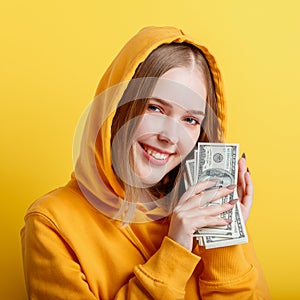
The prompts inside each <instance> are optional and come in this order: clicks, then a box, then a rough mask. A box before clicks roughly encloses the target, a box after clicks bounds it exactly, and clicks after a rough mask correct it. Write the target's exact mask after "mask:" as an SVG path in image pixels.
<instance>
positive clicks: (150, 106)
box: [147, 104, 162, 112]
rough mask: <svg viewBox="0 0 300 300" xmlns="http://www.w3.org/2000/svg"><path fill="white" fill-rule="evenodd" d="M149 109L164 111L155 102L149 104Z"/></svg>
mask: <svg viewBox="0 0 300 300" xmlns="http://www.w3.org/2000/svg"><path fill="white" fill-rule="evenodd" d="M147 109H148V110H150V111H155V112H162V110H161V109H160V108H159V107H158V106H156V105H154V104H149V105H148V108H147Z"/></svg>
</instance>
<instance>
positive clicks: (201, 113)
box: [152, 98, 205, 116]
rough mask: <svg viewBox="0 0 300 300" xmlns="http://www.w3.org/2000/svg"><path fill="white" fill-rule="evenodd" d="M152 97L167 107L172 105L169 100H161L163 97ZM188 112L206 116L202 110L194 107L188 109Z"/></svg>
mask: <svg viewBox="0 0 300 300" xmlns="http://www.w3.org/2000/svg"><path fill="white" fill-rule="evenodd" d="M152 99H153V100H155V101H157V102H159V103H160V104H162V105H165V106H167V107H172V105H171V104H170V103H169V102H167V101H164V100H161V99H158V98H152ZM186 112H187V113H189V114H192V115H201V116H205V113H204V112H203V111H202V110H194V109H192V110H187V111H186Z"/></svg>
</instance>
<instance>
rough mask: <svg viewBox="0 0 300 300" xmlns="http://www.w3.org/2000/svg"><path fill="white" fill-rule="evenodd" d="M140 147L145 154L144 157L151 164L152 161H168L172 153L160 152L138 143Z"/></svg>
mask: <svg viewBox="0 0 300 300" xmlns="http://www.w3.org/2000/svg"><path fill="white" fill-rule="evenodd" d="M140 145H141V147H142V148H143V150H144V152H145V153H146V154H147V155H146V156H147V157H148V158H149V159H150V160H151V161H152V162H154V160H155V161H156V162H159V163H165V162H166V161H167V160H168V158H169V157H170V156H171V155H172V153H170V152H167V151H162V150H159V149H157V148H154V147H151V146H149V145H146V144H141V143H140ZM153 159H154V160H153Z"/></svg>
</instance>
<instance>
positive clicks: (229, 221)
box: [224, 219, 232, 224]
mask: <svg viewBox="0 0 300 300" xmlns="http://www.w3.org/2000/svg"><path fill="white" fill-rule="evenodd" d="M224 220H225V221H226V222H227V223H228V224H230V223H231V222H232V220H231V219H224Z"/></svg>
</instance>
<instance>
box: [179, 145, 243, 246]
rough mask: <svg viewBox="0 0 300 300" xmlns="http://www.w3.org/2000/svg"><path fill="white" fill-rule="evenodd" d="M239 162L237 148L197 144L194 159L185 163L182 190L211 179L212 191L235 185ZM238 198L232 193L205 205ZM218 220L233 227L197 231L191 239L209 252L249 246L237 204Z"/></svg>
mask: <svg viewBox="0 0 300 300" xmlns="http://www.w3.org/2000/svg"><path fill="white" fill-rule="evenodd" d="M238 158H239V145H238V144H223V143H198V147H197V149H196V150H195V151H194V158H193V159H190V160H187V161H186V174H185V176H184V177H185V188H186V189H187V188H188V187H189V186H191V185H194V184H196V183H198V182H202V181H205V180H210V179H213V180H216V181H217V183H216V186H215V187H214V188H220V187H223V186H228V185H231V184H237V174H238ZM237 198H238V195H237V191H236V189H235V190H234V192H233V193H231V194H230V195H228V196H226V197H223V198H221V199H218V200H216V201H213V202H210V203H208V204H206V205H215V204H222V203H225V202H228V201H230V200H232V199H237ZM220 217H221V218H226V219H231V220H232V223H230V224H228V225H226V226H216V227H205V228H199V229H198V230H197V231H196V232H195V233H194V237H196V239H197V240H198V242H199V244H200V245H201V246H205V248H206V249H211V248H218V247H225V246H232V245H237V244H244V243H247V242H248V236H247V232H246V229H245V224H244V220H243V216H242V213H241V207H240V203H239V202H237V203H236V205H235V206H234V207H233V209H231V210H229V211H227V212H225V213H222V214H221V215H220Z"/></svg>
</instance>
